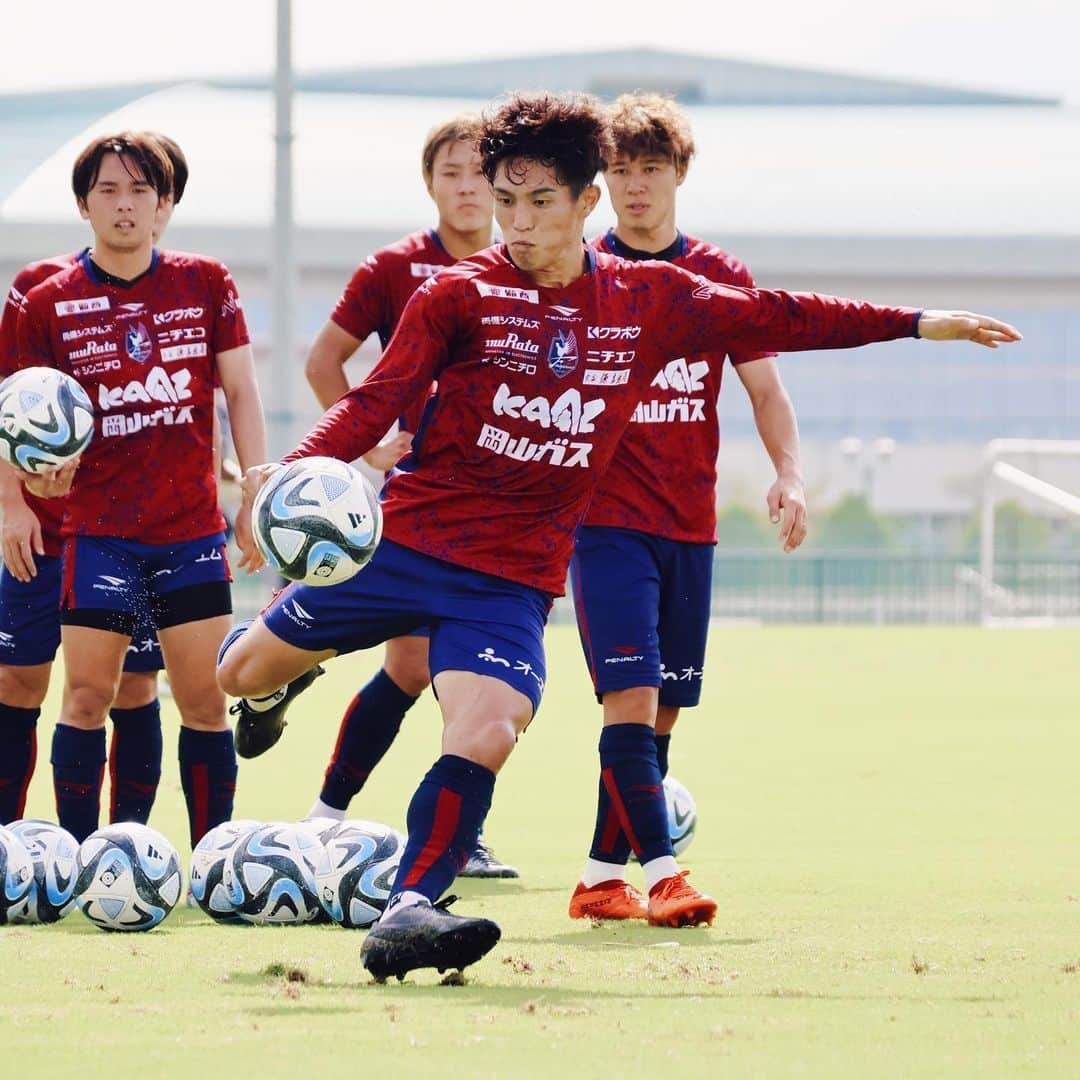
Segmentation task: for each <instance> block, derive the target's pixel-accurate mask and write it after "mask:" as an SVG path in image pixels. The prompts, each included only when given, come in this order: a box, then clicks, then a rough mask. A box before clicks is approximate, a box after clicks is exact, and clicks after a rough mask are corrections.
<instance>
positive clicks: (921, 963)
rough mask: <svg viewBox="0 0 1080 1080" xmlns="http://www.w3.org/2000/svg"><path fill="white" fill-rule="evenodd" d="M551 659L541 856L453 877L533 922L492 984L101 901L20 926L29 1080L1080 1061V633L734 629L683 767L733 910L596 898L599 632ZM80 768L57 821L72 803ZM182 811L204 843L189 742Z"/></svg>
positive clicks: (1, 1031)
mask: <svg viewBox="0 0 1080 1080" xmlns="http://www.w3.org/2000/svg"><path fill="white" fill-rule="evenodd" d="M548 649H549V670H550V673H551V679H550V688H549V690H548V693H547V696H546V698H545V702H544V706H543V708H542V710H541V712H540V714H539V716H538V717H537V720H536V722H535V723H534V725H533V727H532V728H531V729H530V731H529V732H528V733H527V735H526V736H525V737H524V738H523V739H522V742H521V745H520V746H519V748H518V750H517V752H516V753H515V755H514V757H513V758H512V759H511V761H510V763H509V765H508V766H507V767H506V769H505V770H504V772H503V775H502V777H501V778H500V782H499V785H498V787H497V789H496V795H495V804H494V807H493V809H492V813H491V816H490V818H489V824H488V830H487V832H488V837H489V839H490V841H491V842H492V844H493V845H494V846H495V848H496V850H497V851H498V852H499V854H500V855H501V856H503V857H505V858H506V859H508V860H510V861H513V862H516V863H518V864H519V865H520V867H521V870H522V878H521V880H520V881H519V882H515V881H502V882H490V883H483V882H466V881H462V882H459V883H458V885H457V886H455V889H454V891H455V892H458V893H459V894H460V895H461V896H462V900H461V902H460V904H459V905H458V908H459V910H463V911H466V912H469V913H476V914H482V915H487V916H490V917H493V918H495V919H496V920H497V921H498V922H500V923H501V925H502V927H503V940H502V942H501V943H500V944H499V945H498V946H497V947H496V949H495V950H494V951H493V952H492V953H491V954H490V955H489V956H488V957H487V958H486V959H485V960H483V961H481V963H479V964H478V965H476V966H475V967H473V968H470V969H468V971H467V972H466V985H464V986H441V985H439V976H438V975H436V974H435V973H434V972H418V973H414V974H413V975H411V976H410V977H409V978H408V979H407V980H406V981H405V982H404V983H402V984H398V983H396V982H394V981H391V982H390V983H388V984H387V985H385V986H381V987H380V986H376V985H374V984H373V983H372V982H371V980H370V979H369V978H368V977H367V975H366V973H365V972H364V971H363V970H362V969H361V967H360V963H359V950H360V942H361V940H362V933H361V932H357V931H345V930H342V929H340V928H337V927H332V926H328V927H303V928H293V929H290V928H269V927H268V928H255V927H222V926H217V925H215V924H213V923H211V922H210V920H209V919H207V918H205V917H204V916H203V915H202V914H201V913H199V912H197V911H191V910H186V909H185V910H181V909H178V910H177V911H175V912H174V913H173V915H172V916H170V918H169V919H168V920H167V921H166V922H165V923H164V924H163V925H162V926H161V927H159V928H158V929H156V930H154V931H151V932H150V933H145V934H129V935H121V934H106V933H103V932H101V931H99V930H97V929H95V928H94V927H93V926H91V925H90V924H89V923H88V922H87V921H86V920H85V919H84V918H83V916H82V915H81V914H79V913H78V912H75V913H73V914H72V915H71V916H69V917H68V919H66V920H65V921H64V922H63V923H61V924H59V925H58V926H52V927H6V928H0V1038H2V1045H3V1048H4V1060H5V1061H6V1062H7V1063H8V1067H9V1068H10V1070H11V1073H10V1075H12V1076H27V1077H29V1076H34V1077H52V1076H65V1077H71V1076H99V1075H100V1076H105V1075H108V1076H109V1077H110V1078H124V1077H128V1076H131V1077H135V1076H140V1077H142V1076H147V1075H158V1076H165V1077H172V1076H179V1075H181V1074H182V1073H183V1074H189V1075H190V1074H194V1075H200V1074H201V1075H206V1076H211V1075H224V1074H231V1075H251V1076H258V1077H278V1076H281V1077H290V1078H292V1077H296V1076H298V1075H303V1076H318V1077H338V1076H341V1077H345V1076H348V1077H350V1078H352V1077H356V1076H362V1075H365V1074H368V1073H370V1074H372V1075H380V1074H387V1073H389V1072H390V1071H391V1070H392V1071H393V1073H394V1074H395V1075H397V1076H405V1077H427V1076H432V1077H435V1076H437V1077H447V1076H451V1077H452V1076H463V1077H488V1076H490V1077H504V1076H508V1077H519V1076H520V1077H533V1076H535V1077H547V1076H552V1075H561V1076H564V1077H613V1076H618V1077H621V1076H631V1075H638V1076H643V1077H649V1076H654V1075H657V1072H658V1070H659V1075H663V1076H679V1077H698V1076H701V1077H705V1076H708V1077H712V1076H718V1075H721V1074H722V1075H724V1076H732V1077H735V1076H747V1077H760V1076H821V1077H847V1076H851V1077H881V1076H889V1077H892V1076H895V1077H923V1076H926V1077H939V1076H950V1077H953V1076H980V1077H985V1076H1008V1077H1014V1076H1053V1077H1062V1076H1069V1075H1077V1074H1078V1073H1080V1064H1078V1062H1080V859H1078V858H1077V855H1078V845H1077V839H1078V831H1080V830H1078V822H1080V782H1078V780H1077V761H1078V760H1080V726H1078V724H1077V716H1076V702H1077V693H1076V674H1075V673H1076V663H1075V658H1076V656H1077V653H1078V651H1080V632H1077V631H1070V630H1057V631H994V632H990V631H980V630H972V629H934V630H922V629H919V630H900V629H896V630H868V629H734V628H717V629H715V630H714V632H713V634H712V640H711V647H710V656H709V661H708V665H707V670H706V698H705V701H704V703H703V705H702V707H700V708H699V709H697V710H695V711H693V712H688V713H686V714H685V715H684V718H683V721H682V722H681V724H680V727H679V728H678V730H677V732H676V735H675V739H674V740H673V744H672V755H671V761H672V773H673V774H674V775H676V776H678V777H679V778H680V779H681V780H683V782H684V783H686V784H687V785H688V787H689V788H690V790H691V791H692V792H693V793H694V795H695V797H696V799H697V802H698V807H699V815H700V817H699V827H698V834H697V838H696V839H695V841H694V843H693V845H692V847H691V848H690V850H689V851H688V852H687V854H686V858H685V859H684V865H687V866H689V867H690V868H691V869H692V870H693V880H694V881H695V883H696V884H698V885H699V886H700V887H702V888H704V889H706V890H707V891H709V892H712V893H713V894H714V895H715V896H716V897H717V898H718V900H719V901H720V914H719V917H718V919H717V925H716V926H715V927H714V928H713V929H711V930H705V929H697V930H680V931H674V930H660V929H651V928H648V927H645V926H636V925H635V926H626V925H621V926H620V925H605V926H590V925H583V924H581V923H578V922H572V921H570V920H569V919H568V918H567V916H566V904H567V900H568V898H569V894H570V891H571V889H572V887H573V885H574V883H575V881H576V880H577V875H578V872H579V870H580V866H581V862H582V860H583V858H584V856H585V854H586V849H587V846H588V839H589V834H590V830H591V824H592V815H593V797H594V791H595V785H596V757H595V745H596V739H597V735H598V730H599V710H598V708H597V707H596V706H595V705H593V704H592V700H591V697H590V691H589V685H588V683H587V680H586V677H585V673H584V667H583V664H582V661H581V658H580V655H579V653H578V647H577V643H576V639H575V637H574V634H573V631H572V630H571V629H570V628H567V627H554V628H552V630H551V632H550V634H549V638H548ZM377 663H378V657H377V656H375V655H374V654H369V655H367V656H361V657H353V658H347V659H345V660H340V661H336V662H334V663H332V664H331V665H330V673H329V674H328V676H327V677H326V678H323V679H320V680H319V681H318V682H317V683H316V684H315V685H314V687H313V689H312V691H311V692H310V693H308V694H307V695H305V696H304V697H303V698H302V699H300V701H299V702H298V703H297V705H296V706H295V707H294V709H293V713H292V718H291V723H290V726H289V729H288V731H287V732H286V735H285V737H284V739H283V740H282V742H281V743H280V744H279V746H278V747H277V748H276V750H274V751H273V752H271V753H270V754H268V755H267V756H266V757H264V758H262V759H259V760H257V761H255V762H250V763H243V764H242V765H241V772H240V786H239V793H238V798H237V805H236V813H237V815H238V816H244V817H255V818H265V819H271V818H276V819H281V818H297V817H300V816H302V815H303V814H304V813H305V812H306V810H307V808H308V806H309V805H310V803H311V801H312V800H313V798H314V797H315V795H316V794H317V792H318V788H319V782H320V778H321V772H322V769H323V767H324V765H325V762H326V758H327V756H328V754H329V751H330V748H331V746H332V743H333V740H334V737H335V733H336V729H337V723H338V718H339V716H340V713H341V711H342V709H343V707H344V706H345V704H346V703H347V701H348V699H349V697H350V696H351V695H352V693H353V692H354V691H355V689H356V688H357V686H359V685H360V684H361V683H362V682H364V681H365V680H366V678H367V677H368V675H369V674H370V673H371V671H372V670H373V669H374V667H375V665H376V664H377ZM55 700H56V697H55V694H54V696H53V697H52V698H51V701H52V702H53V703H55ZM52 712H53V713H54V712H55V709H53V710H52ZM48 715H50V713H49V711H47V712H46V716H48ZM166 724H167V725H170V726H174V724H175V720H174V715H173V713H172V710H171V708H170V709H166ZM437 728H438V725H437V716H436V710H435V706H434V703H433V702H432V700H431V698H430V695H427V696H425V698H424V699H423V700H422V701H421V702H420V703H419V704H418V705H417V706H416V707H415V708H414V709H413V711H412V712H411V713H410V714H409V717H408V719H407V722H406V727H405V730H404V732H403V734H402V737H401V738H400V739H399V741H398V743H397V744H396V745H395V747H394V748H393V750H392V751H391V753H390V755H389V756H388V757H387V759H386V761H385V762H384V764H383V766H382V767H381V769H380V771H379V772H378V773H377V774H376V776H375V778H373V780H372V782H371V784H370V785H369V787H368V789H367V790H365V792H364V793H362V795H361V796H360V798H358V799H357V800H356V802H355V803H354V805H353V812H354V814H355V816H358V817H374V818H377V819H380V820H384V821H387V822H389V823H392V824H397V825H400V824H401V823H402V822H403V819H404V813H405V807H406V805H407V801H408V798H409V796H410V794H411V792H412V790H413V788H414V786H415V783H416V781H417V779H418V778H419V776H420V775H421V773H422V772H423V771H424V770H425V769H426V768H427V767H428V765H429V764H430V763H431V761H432V760H433V759H434V758H435V756H436V755H437V753H438V748H437V747H438V735H437ZM49 736H50V733H49V730H48V724H47V723H45V724H43V728H42V731H41V746H42V747H43V748H47V747H48V745H49ZM167 745H169V746H170V749H171V748H172V746H174V745H175V742H174V739H173V738H171V737H169V738H167ZM47 758H48V753H47V749H46V750H45V751H44V752H43V753H42V755H41V761H40V762H39V767H38V774H37V776H36V778H35V780H34V783H33V786H32V789H31V795H30V804H29V806H28V814H33V815H38V816H42V817H50V818H51V817H54V810H53V806H52V803H51V794H50V777H49V768H48V764H47ZM151 824H152V825H154V826H155V827H156V828H158V829H160V830H162V831H163V832H165V834H166V835H167V836H169V837H170V838H171V839H172V840H173V842H174V843H176V844H177V846H178V847H180V848H181V850H182V851H183V853H184V855H185V858H186V854H187V851H186V843H185V842H184V841H185V838H186V820H185V815H184V812H183V799H182V796H181V793H180V788H179V781H178V778H177V772H176V767H175V761H174V759H173V757H172V755H171V754H170V759H169V761H168V762H167V765H166V774H165V779H164V781H163V784H162V789H161V793H160V795H159V798H158V805H157V807H156V809H155V812H154V816H153V819H152V821H151ZM638 873H639V872H638ZM637 880H638V883H639V884H640V878H637Z"/></svg>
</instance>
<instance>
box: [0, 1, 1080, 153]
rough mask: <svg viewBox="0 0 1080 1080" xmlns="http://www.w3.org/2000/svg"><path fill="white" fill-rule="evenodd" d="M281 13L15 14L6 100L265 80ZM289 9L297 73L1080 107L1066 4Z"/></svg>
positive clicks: (39, 9) (159, 8)
mask: <svg viewBox="0 0 1080 1080" xmlns="http://www.w3.org/2000/svg"><path fill="white" fill-rule="evenodd" d="M275 7H276V5H275V3H274V0H183V2H182V3H179V4H162V5H155V6H151V5H149V4H132V5H123V6H121V7H119V8H117V7H114V6H107V7H106V8H100V7H96V6H95V5H93V4H88V3H86V0H78V2H76V0H49V2H46V3H39V4H19V5H15V4H8V5H5V12H4V20H3V32H2V35H0V93H3V92H18V91H24V90H40V89H50V88H60V87H72V86H94V85H102V84H111V83H125V82H140V81H146V80H154V79H159V78H160V79H173V78H183V77H187V76H193V77H199V76H227V75H252V74H263V73H267V72H269V71H271V70H272V67H273V63H274V48H275V30H274V22H275ZM292 7H293V60H294V66H295V67H296V69H297V70H298V71H319V70H325V69H330V68H339V67H361V66H371V67H376V66H379V67H385V66H389V65H397V64H410V63H430V62H436V61H438V62H448V61H454V60H469V59H473V58H477V57H490V56H493V55H503V56H515V55H524V54H537V53H547V52H585V51H589V50H595V49H612V48H620V47H640V46H652V47H655V48H664V49H675V50H678V49H682V50H685V51H688V52H697V53H702V54H706V55H715V56H724V57H732V58H737V59H745V60H760V61H764V62H770V63H780V64H791V65H795V66H799V67H808V68H823V69H829V70H836V71H844V72H850V73H853V74H862V75H871V76H878V77H882V78H900V79H913V80H918V81H926V82H939V83H945V84H950V85H956V86H970V87H973V88H979V89H991V90H1005V91H1010V90H1011V91H1022V92H1028V93H1037V94H1042V95H1049V96H1055V97H1064V98H1065V99H1066V100H1067V101H1068V102H1069V103H1070V104H1073V105H1080V64H1078V63H1077V61H1076V47H1077V42H1078V41H1080V4H1077V3H1075V2H1074V0H980V2H979V3H975V2H974V0H966V2H964V0H961V2H957V0H903V2H902V3H897V0H765V2H759V3H754V4H747V3H745V2H740V3H738V4H736V3H731V2H730V0H592V2H585V3H582V2H581V0H573V2H566V0H550V2H547V3H544V4H539V5H538V4H531V3H522V2H520V0H518V3H516V4H512V5H506V4H483V5H481V4H473V5H468V4H460V3H459V4H450V3H447V2H446V0H409V2H405V3H386V2H384V3H377V4H375V3H370V2H366V0H293V4H292ZM418 28H421V30H420V31H418ZM1002 151H1003V152H1007V148H1002Z"/></svg>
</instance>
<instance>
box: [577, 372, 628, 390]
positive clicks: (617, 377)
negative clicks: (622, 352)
mask: <svg viewBox="0 0 1080 1080" xmlns="http://www.w3.org/2000/svg"><path fill="white" fill-rule="evenodd" d="M581 381H582V383H583V384H584V385H585V386H622V385H624V384H625V383H628V382H629V381H630V369H629V368H623V369H622V371H586V372H585V375H584V377H583V378H582V380H581Z"/></svg>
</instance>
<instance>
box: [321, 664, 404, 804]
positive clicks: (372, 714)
mask: <svg viewBox="0 0 1080 1080" xmlns="http://www.w3.org/2000/svg"><path fill="white" fill-rule="evenodd" d="M415 703H416V698H414V697H410V696H409V695H408V694H406V693H405V691H404V690H402V689H401V687H399V686H398V685H397V683H395V682H394V680H393V679H391V678H390V676H389V675H387V674H386V672H385V671H384V670H383V669H382V668H380V669H379V670H378V671H377V672H376V673H375V677H374V678H373V679H372V680H371V682H369V683H368V684H367V686H365V687H364V688H363V689H362V690H361V691H360V692H359V693H358V694H357V695H356V697H354V698H353V699H352V704H350V705H349V708H348V710H347V711H346V713H345V715H344V717H342V720H341V729H340V730H339V731H338V739H337V745H336V746H335V747H334V754H333V756H332V757H331V758H330V764H329V765H327V767H326V779H325V780H324V781H323V788H322V794H321V795H320V796H319V798H320V799H322V801H323V802H324V803H326V805H327V806H333V807H334V808H335V809H337V810H347V809H348V807H349V802H350V801H351V800H352V798H353V796H354V795H355V794H356V793H357V792H358V791H359V790H360V789H361V788H362V787H363V786H364V782H365V781H366V780H367V778H368V776H369V775H370V774H371V770H372V769H374V768H375V766H376V765H378V764H379V762H380V761H382V759H383V755H384V754H385V753H386V751H387V750H389V749H390V746H391V744H392V743H393V741H394V739H395V738H397V733H398V731H400V730H401V721H402V720H403V719H404V717H405V714H406V713H407V712H408V711H409V709H411V708H412V706H413V705H414V704H415Z"/></svg>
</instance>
